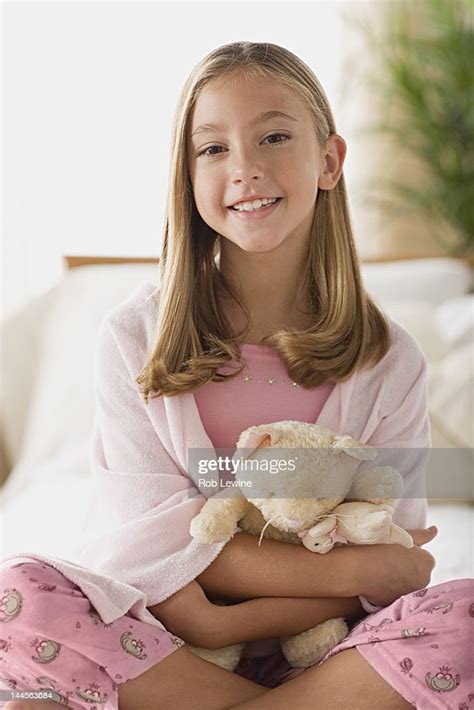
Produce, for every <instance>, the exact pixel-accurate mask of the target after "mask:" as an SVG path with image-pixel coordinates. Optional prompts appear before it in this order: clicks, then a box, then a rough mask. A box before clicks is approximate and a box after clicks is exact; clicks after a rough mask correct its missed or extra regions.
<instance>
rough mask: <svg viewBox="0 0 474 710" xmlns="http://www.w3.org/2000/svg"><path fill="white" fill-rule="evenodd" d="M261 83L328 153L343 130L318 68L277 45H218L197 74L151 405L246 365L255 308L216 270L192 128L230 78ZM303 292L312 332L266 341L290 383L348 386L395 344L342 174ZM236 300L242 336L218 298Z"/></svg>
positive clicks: (167, 234)
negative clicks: (209, 95) (309, 123)
mask: <svg viewBox="0 0 474 710" xmlns="http://www.w3.org/2000/svg"><path fill="white" fill-rule="evenodd" d="M235 70H239V71H244V72H246V73H247V74H251V75H254V76H264V77H266V78H270V79H271V80H273V81H277V82H279V83H281V84H284V85H285V86H286V87H289V88H290V89H292V90H293V91H295V92H297V94H298V95H299V96H300V97H301V98H302V99H303V100H304V101H305V102H306V105H307V106H308V108H309V109H310V111H311V113H312V115H313V117H314V124H315V130H316V134H317V139H318V142H319V144H320V146H321V147H324V146H325V145H326V143H327V140H328V138H329V136H330V135H332V134H334V133H336V127H335V124H334V119H333V116H332V113H331V109H330V107H329V103H328V100H327V98H326V95H325V93H324V90H323V88H322V86H321V85H320V83H319V81H318V79H317V78H316V76H315V75H314V73H313V72H312V71H311V69H310V68H309V67H308V66H307V65H306V64H305V63H304V62H303V61H302V60H301V59H299V58H298V57H297V56H296V55H294V54H293V53H292V52H290V51H289V50H287V49H285V48H283V47H280V46H278V45H275V44H269V43H255V42H234V43H231V44H226V45H224V46H222V47H218V48H217V49H215V50H214V51H212V52H211V53H210V54H208V55H207V56H206V57H204V59H203V60H202V61H201V62H200V63H199V64H198V65H197V66H196V67H195V68H194V70H193V71H192V72H191V74H190V76H189V78H188V79H187V81H186V83H185V85H184V88H183V90H182V92H181V95H180V97H179V101H178V106H177V109H176V113H175V117H174V124H173V136H172V149H171V167H170V174H169V187H168V195H167V206H166V215H165V226H164V231H163V242H162V252H161V259H160V290H159V302H158V308H157V322H156V331H155V335H154V340H153V344H152V347H151V350H150V352H149V354H148V360H147V362H146V364H145V365H144V367H143V369H142V371H141V372H140V374H139V376H138V378H137V380H136V381H137V383H138V385H139V387H140V392H141V394H142V395H143V397H144V400H145V402H146V403H147V402H148V400H149V398H153V397H156V396H160V395H166V396H172V395H175V394H178V393H180V392H185V391H194V390H196V389H198V388H199V387H200V386H201V385H203V384H205V383H206V382H208V381H210V380H212V381H214V382H219V381H223V380H225V379H227V378H228V377H235V376H237V375H238V374H239V373H240V372H241V370H242V367H243V366H242V367H240V368H239V369H236V370H235V371H234V372H231V373H229V374H221V373H218V372H216V371H217V370H218V369H219V368H221V367H222V366H223V365H225V364H228V363H229V361H230V360H231V359H234V358H235V359H236V360H240V357H241V354H240V347H239V344H238V342H237V339H238V338H240V337H241V336H242V335H244V334H245V332H247V328H248V324H249V321H250V314H249V312H248V309H247V308H246V307H245V305H244V304H243V303H242V301H241V299H240V298H239V297H238V295H237V294H236V293H234V292H233V290H232V288H231V286H230V283H229V282H228V280H227V279H226V278H225V275H224V274H223V273H221V272H220V271H219V269H218V267H217V265H216V260H215V257H216V254H217V252H218V247H219V243H220V242H219V235H218V234H217V233H216V232H215V231H214V230H212V229H211V228H210V227H209V226H208V225H207V224H206V223H205V222H204V221H203V220H202V218H201V217H200V215H199V213H198V211H197V209H196V204H195V201H194V197H193V189H192V184H191V179H190V175H189V171H188V167H187V142H186V137H187V131H188V129H189V121H190V114H191V111H192V109H193V107H194V105H195V103H196V100H197V97H198V96H199V93H200V91H202V89H203V88H204V87H205V86H206V85H207V84H208V83H209V82H210V81H212V80H214V81H215V80H225V79H226V77H227V76H229V73H230V72H234V71H235ZM308 257H309V258H308V260H307V266H306V270H305V273H304V275H303V278H302V281H301V287H300V292H301V293H302V294H303V296H304V297H305V301H304V302H305V303H309V304H310V315H311V319H312V325H311V326H310V327H309V328H308V329H306V330H304V331H296V330H290V329H282V330H279V331H277V332H275V333H273V334H272V335H270V336H267V337H266V338H264V339H263V340H262V344H265V345H270V346H272V347H274V348H275V350H276V351H277V352H278V353H279V355H280V357H281V358H282V360H283V361H284V363H285V365H286V368H287V371H288V374H289V376H290V377H291V378H292V380H293V381H295V382H297V383H298V384H300V385H301V386H303V387H305V388H309V387H314V386H316V385H319V384H322V383H323V382H327V381H330V380H332V381H336V382H343V381H345V380H347V379H349V377H351V375H352V374H353V373H354V371H355V370H357V369H359V368H361V367H363V366H370V365H375V364H376V363H377V362H379V360H381V359H382V357H383V356H384V355H385V354H386V353H387V351H388V349H389V347H390V334H389V328H388V324H387V322H386V321H385V319H384V316H383V314H382V313H381V312H380V310H379V309H378V308H377V306H376V305H375V304H374V303H373V301H372V300H371V299H370V297H369V296H368V295H367V294H366V292H365V290H364V288H363V285H362V280H361V275H360V270H359V263H358V259H357V254H356V249H355V245H354V239H353V235H352V227H351V222H350V216H349V209H348V201H347V194H346V186H345V181H344V176H343V174H341V177H340V179H339V181H338V183H337V185H336V186H335V187H334V188H333V189H332V190H319V191H318V195H317V198H316V209H315V213H314V219H313V224H312V227H311V235H310V242H309V253H308ZM223 296H227V298H229V297H230V298H231V299H232V300H233V301H234V302H235V303H237V305H238V306H239V307H240V308H241V309H242V311H243V312H244V313H245V315H246V319H247V328H245V329H244V330H243V331H241V332H239V333H236V332H234V331H233V329H232V324H231V323H229V322H228V320H227V319H226V317H225V315H224V313H223V311H222V308H221V307H220V304H221V303H222V301H221V297H223Z"/></svg>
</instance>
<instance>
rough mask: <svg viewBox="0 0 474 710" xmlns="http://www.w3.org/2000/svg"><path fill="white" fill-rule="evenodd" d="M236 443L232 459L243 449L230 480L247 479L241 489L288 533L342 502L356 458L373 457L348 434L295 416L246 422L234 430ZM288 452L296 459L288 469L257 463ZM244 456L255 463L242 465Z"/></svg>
mask: <svg viewBox="0 0 474 710" xmlns="http://www.w3.org/2000/svg"><path fill="white" fill-rule="evenodd" d="M351 447H352V448H351ZM237 449H238V451H237V452H236V454H235V455H234V459H237V458H238V455H239V454H240V453H241V450H244V451H245V452H246V455H245V457H244V458H245V460H244V461H243V462H242V469H239V470H237V471H236V475H235V478H236V480H238V481H239V482H241V483H247V486H242V488H241V491H242V493H244V495H245V496H246V497H247V498H248V500H249V501H250V502H251V503H252V504H253V505H255V506H256V507H257V508H258V509H259V510H260V512H261V513H262V515H263V517H264V518H265V520H266V521H267V522H270V523H271V524H272V525H273V526H274V527H276V528H278V529H279V530H283V531H285V532H293V533H297V532H300V531H303V530H307V529H308V528H310V527H313V526H314V525H315V524H316V523H317V522H319V521H320V520H321V519H322V518H323V517H324V516H325V515H326V514H327V513H328V512H330V511H331V510H332V509H333V508H335V507H336V506H337V505H339V503H342V501H343V500H344V499H345V497H346V495H347V494H348V492H349V490H350V488H351V485H352V481H353V479H354V474H355V471H356V469H357V466H358V464H359V462H360V460H361V459H371V458H373V457H374V450H373V449H372V447H368V446H364V445H363V444H361V443H360V442H358V441H356V440H354V439H352V438H351V437H349V436H339V435H337V434H334V433H333V432H331V431H329V430H328V429H324V428H322V427H319V426H317V425H316V424H308V423H306V422H298V421H283V422H276V423H274V424H268V425H259V426H254V427H249V429H247V430H246V431H245V432H243V433H242V435H241V436H240V438H239V441H238V442H237ZM241 458H242V457H241ZM292 458H295V459H297V461H296V462H295V468H293V469H291V468H289V467H288V466H285V467H284V469H285V470H283V471H278V472H275V471H273V472H269V470H270V469H267V468H266V467H264V466H263V463H265V461H266V462H268V461H270V460H272V461H273V462H275V461H277V460H284V461H285V462H286V463H288V462H289V461H290V459H292ZM250 460H251V461H252V463H258V464H259V465H258V466H255V467H254V468H251V467H249V466H245V465H244V464H246V462H248V461H250ZM249 468H250V471H249ZM292 471H293V472H292ZM249 481H250V482H251V487H249V486H248V482H249Z"/></svg>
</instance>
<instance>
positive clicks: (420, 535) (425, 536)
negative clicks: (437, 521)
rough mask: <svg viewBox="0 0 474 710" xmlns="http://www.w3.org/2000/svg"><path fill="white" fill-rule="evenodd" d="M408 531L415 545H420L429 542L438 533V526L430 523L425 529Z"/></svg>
mask: <svg viewBox="0 0 474 710" xmlns="http://www.w3.org/2000/svg"><path fill="white" fill-rule="evenodd" d="M408 532H409V533H410V535H411V536H412V538H413V542H414V543H415V545H418V546H420V545H426V543H428V542H431V540H433V538H434V537H436V535H437V534H438V528H437V527H436V526H435V525H432V526H431V527H429V528H427V529H426V530H409V531H408Z"/></svg>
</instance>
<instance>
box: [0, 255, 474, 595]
mask: <svg viewBox="0 0 474 710" xmlns="http://www.w3.org/2000/svg"><path fill="white" fill-rule="evenodd" d="M362 273H363V278H364V282H365V285H366V288H367V290H368V291H369V293H371V295H372V296H373V297H374V299H375V300H376V301H377V303H378V304H379V305H380V306H381V307H382V308H383V309H384V310H386V312H387V313H389V315H390V316H391V317H392V318H394V319H395V320H396V321H398V322H399V323H400V324H401V325H403V326H404V327H406V328H407V329H408V330H409V331H410V332H411V333H412V334H413V335H414V336H415V338H416V339H417V340H418V342H419V344H420V346H421V347H422V349H423V350H424V352H425V354H426V357H427V359H428V363H429V394H430V418H431V424H432V431H433V446H434V447H436V448H439V449H440V450H443V451H447V450H456V449H457V450H458V451H460V452H461V451H462V452H464V454H465V453H466V452H467V453H468V454H469V455H470V454H471V453H472V447H473V441H474V432H473V426H474V416H473V411H472V409H473V407H472V392H473V390H472V385H473V357H472V356H473V352H472V344H473V335H474V332H473V331H474V322H473V305H474V304H473V299H474V296H473V294H472V269H471V267H470V266H469V264H467V263H466V262H464V261H462V260H458V259H448V258H431V259H406V260H398V261H385V262H367V263H363V264H362ZM142 281H151V282H154V283H158V260H157V259H156V258H146V259H138V258H133V259H129V258H126V257H121V258H112V259H111V258H108V257H102V258H100V257H99V258H98V257H81V256H79V257H75V256H69V257H66V258H65V269H64V275H63V277H62V279H61V280H60V281H59V282H58V283H57V284H56V285H54V286H53V287H52V288H51V289H50V290H49V291H47V292H46V293H44V294H42V295H41V296H39V297H37V298H35V299H33V300H32V301H31V302H30V303H28V304H27V305H26V306H25V307H23V308H22V309H21V310H19V311H18V312H16V313H15V314H13V315H12V316H10V317H9V318H8V319H7V320H6V321H4V322H3V323H2V324H1V332H0V335H1V343H2V358H1V381H2V394H1V399H0V402H1V411H0V461H1V465H2V470H1V479H0V482H1V483H2V487H1V489H0V506H1V530H2V537H1V548H0V549H1V554H2V556H3V557H5V556H7V555H12V554H15V553H17V552H21V551H29V552H44V553H47V554H49V555H54V556H58V557H63V558H66V559H67V558H68V557H69V555H70V553H71V551H72V550H76V549H78V548H79V547H80V546H81V545H82V544H83V543H84V542H85V541H87V540H88V539H89V536H90V535H91V532H92V531H91V526H90V522H91V500H92V497H93V495H94V491H93V488H92V485H91V478H90V471H89V464H88V444H89V438H90V434H91V427H92V423H93V417H94V395H93V353H94V344H95V337H96V333H97V329H98V326H99V323H100V321H101V319H102V317H103V316H104V314H105V313H106V312H107V311H108V310H109V309H110V308H112V307H113V306H114V305H115V304H117V303H119V302H120V301H121V300H123V299H124V298H126V297H127V295H129V294H130V292H131V291H132V290H133V289H134V288H135V287H136V286H137V285H138V284H139V283H140V282H142ZM428 519H429V524H432V523H435V524H436V525H437V526H438V527H439V535H438V537H437V538H436V539H435V540H434V541H433V542H432V543H431V544H430V546H429V549H430V550H431V551H432V553H433V554H434V555H435V557H436V559H437V566H436V568H435V570H434V573H433V576H432V584H436V583H438V582H441V581H445V580H447V579H455V578H462V577H472V576H473V574H472V572H473V537H474V536H473V532H474V517H473V500H472V496H471V495H470V494H469V492H467V493H466V491H464V492H462V495H461V496H458V497H457V499H456V500H455V499H454V496H452V495H446V494H443V495H442V497H441V498H436V499H434V498H432V499H430V501H429V513H428Z"/></svg>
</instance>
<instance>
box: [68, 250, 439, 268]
mask: <svg viewBox="0 0 474 710" xmlns="http://www.w3.org/2000/svg"><path fill="white" fill-rule="evenodd" d="M442 256H443V254H405V255H398V256H395V255H394V256H378V257H377V256H369V257H362V258H361V259H360V261H361V263H362V264H382V263H388V262H390V261H407V260H410V259H439V258H440V257H442ZM159 262H160V259H159V257H157V256H72V255H67V256H64V264H65V266H66V269H67V270H68V271H69V270H70V269H76V268H77V267H79V266H93V265H95V264H159Z"/></svg>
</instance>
